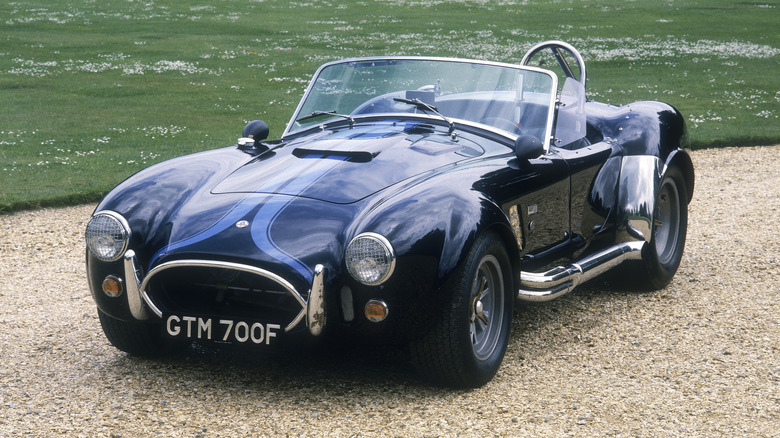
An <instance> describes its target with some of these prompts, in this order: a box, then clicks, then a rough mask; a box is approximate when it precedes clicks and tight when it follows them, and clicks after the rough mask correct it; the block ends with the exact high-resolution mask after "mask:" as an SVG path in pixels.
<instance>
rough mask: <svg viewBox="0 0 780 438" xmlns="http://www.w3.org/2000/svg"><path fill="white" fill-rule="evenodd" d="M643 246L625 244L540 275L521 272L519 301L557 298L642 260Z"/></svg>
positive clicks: (641, 244)
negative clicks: (616, 268) (625, 263)
mask: <svg viewBox="0 0 780 438" xmlns="http://www.w3.org/2000/svg"><path fill="white" fill-rule="evenodd" d="M644 246H645V242H625V243H621V244H618V245H615V246H613V247H610V248H607V249H605V250H603V251H601V252H598V253H596V254H592V255H590V256H588V257H585V258H584V259H582V260H579V261H577V262H576V263H572V264H571V265H568V266H558V267H556V268H553V269H550V270H549V271H547V272H541V273H535V272H521V273H520V287H521V289H520V290H519V291H518V292H517V298H518V299H520V300H524V301H549V300H552V299H554V298H557V297H559V296H561V295H564V294H566V293H569V292H571V291H572V289H574V288H575V287H577V286H578V285H580V284H582V283H584V282H586V281H588V280H590V279H592V278H594V277H596V276H598V275H600V274H603V273H604V272H606V271H608V270H610V269H612V268H614V267H615V266H617V265H619V264H620V263H622V262H623V261H624V260H641V259H642V248H643V247H644Z"/></svg>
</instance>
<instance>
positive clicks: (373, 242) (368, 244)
mask: <svg viewBox="0 0 780 438" xmlns="http://www.w3.org/2000/svg"><path fill="white" fill-rule="evenodd" d="M345 259H346V262H347V270H348V271H349V274H350V275H351V276H352V277H353V278H354V279H355V280H357V281H359V282H361V283H363V284H365V285H368V286H376V285H378V284H382V283H384V282H385V280H387V279H388V278H390V275H391V274H392V273H393V269H394V268H395V252H393V247H392V245H390V242H388V241H387V239H385V238H384V237H382V236H380V235H379V234H375V233H363V234H360V235H358V236H357V237H355V238H354V239H352V241H351V242H349V245H347V252H346V254H345Z"/></svg>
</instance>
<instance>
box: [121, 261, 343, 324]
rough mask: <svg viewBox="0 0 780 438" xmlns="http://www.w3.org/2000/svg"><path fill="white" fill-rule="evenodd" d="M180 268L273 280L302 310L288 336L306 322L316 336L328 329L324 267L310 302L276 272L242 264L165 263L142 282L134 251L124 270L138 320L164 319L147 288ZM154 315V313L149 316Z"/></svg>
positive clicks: (318, 270) (316, 276)
mask: <svg viewBox="0 0 780 438" xmlns="http://www.w3.org/2000/svg"><path fill="white" fill-rule="evenodd" d="M180 267H204V268H225V269H233V270H236V271H242V272H248V273H250V274H254V275H258V276H260V277H263V278H266V279H269V280H272V281H274V282H276V283H277V284H279V285H280V286H282V287H283V288H284V289H285V292H286V293H287V294H288V295H290V296H291V297H293V298H294V299H295V301H297V302H298V304H299V305H300V306H301V310H300V312H298V315H297V316H296V317H295V318H294V319H293V320H292V322H290V323H289V324H288V325H287V327H285V329H284V331H285V332H288V331H290V330H292V329H293V328H295V327H296V326H298V324H300V323H301V321H303V320H304V319H305V320H306V325H307V327H308V328H309V332H311V334H313V335H315V336H316V335H319V334H320V333H322V330H323V329H324V328H325V323H326V320H327V318H326V315H325V296H324V293H325V287H324V280H325V268H324V267H323V266H322V265H317V266H316V267H315V268H314V280H313V282H312V287H311V290H310V291H309V296H308V301H307V300H305V299H304V298H303V296H302V295H301V294H300V293H299V292H298V291H297V290H295V287H293V285H292V284H290V282H288V281H287V280H285V279H284V278H282V277H280V276H278V275H276V274H274V273H273V272H269V271H266V270H265V269H261V268H258V267H255V266H250V265H242V264H239V263H231V262H220V261H214V260H194V259H189V260H175V261H172V262H167V263H163V264H161V265H159V266H156V267H154V269H152V270H151V271H149V273H148V274H146V276H145V277H144V279H143V281H141V280H140V278H139V275H138V273H139V270H138V268H137V261H136V256H135V252H134V251H133V250H127V252H125V256H124V270H125V282H126V283H127V304H128V305H129V307H130V312H131V313H132V314H133V317H135V318H136V319H138V320H146V319H149V318H151V316H152V314H151V313H153V314H154V315H156V316H158V317H162V310H160V309H159V308H158V307H157V306H156V305H155V304H154V302H153V301H152V299H151V297H150V296H149V294H148V293H147V291H146V287H147V286H148V285H149V280H151V279H152V278H153V277H154V276H155V275H156V274H159V273H160V272H162V271H165V270H167V269H171V268H180ZM150 311H151V313H150Z"/></svg>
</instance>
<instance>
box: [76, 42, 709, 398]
mask: <svg viewBox="0 0 780 438" xmlns="http://www.w3.org/2000/svg"><path fill="white" fill-rule="evenodd" d="M544 57H547V58H549V59H552V60H553V61H552V62H551V63H550V62H548V63H547V65H552V66H554V67H555V68H554V69H547V68H541V67H538V66H533V65H535V64H538V62H537V61H538V60H539V59H540V58H544ZM585 84H586V69H585V63H584V62H583V59H582V56H581V55H580V54H579V53H578V51H577V50H576V49H575V48H573V47H572V46H570V45H569V44H566V43H564V42H560V41H549V42H545V43H541V44H539V45H537V46H534V47H533V48H532V49H531V50H530V51H529V52H528V53H527V54H526V56H525V57H524V58H523V60H522V62H521V63H520V64H518V65H512V64H504V63H496V62H486V61H477V60H464V59H451V58H429V57H404V56H398V57H377V58H359V59H346V60H342V61H337V62H331V63H328V64H325V65H323V66H322V67H320V68H319V69H318V70H317V71H316V73H315V74H314V78H313V79H312V81H311V83H310V84H309V86H308V88H307V89H306V92H305V94H304V96H303V98H302V99H301V102H300V104H299V105H298V107H297V109H296V110H295V112H294V113H293V115H292V118H291V119H290V122H289V123H288V125H287V126H286V129H285V130H284V132H283V134H282V135H281V137H280V138H279V139H276V140H273V141H270V140H267V136H268V132H269V130H268V126H267V125H266V124H265V123H263V122H262V121H254V122H251V123H249V124H248V125H246V127H245V128H244V131H243V134H242V136H241V138H239V139H238V141H237V144H236V145H233V146H230V147H226V148H222V149H216V150H210V151H206V152H201V153H197V154H193V155H188V156H184V157H180V158H176V159H172V160H169V161H165V162H163V163H159V164H156V165H154V166H151V167H149V168H147V169H145V170H143V171H141V172H139V173H137V174H136V175H134V176H132V177H130V178H129V179H127V180H126V181H124V182H122V183H121V184H120V185H119V186H117V187H116V188H115V189H113V190H112V191H111V192H110V193H109V194H108V195H107V196H106V197H105V199H103V200H102V202H100V204H99V205H98V206H97V208H96V210H95V212H94V214H93V216H92V217H91V219H90V220H89V223H88V225H87V228H86V245H87V253H86V254H87V257H86V263H87V273H88V277H89V284H90V289H91V291H92V295H93V297H94V299H95V302H96V303H97V307H98V314H99V317H100V322H101V325H102V327H103V331H104V332H105V335H106V337H107V338H108V340H109V341H110V342H111V343H112V344H113V345H114V346H116V347H117V348H119V349H120V350H123V351H126V352H128V353H131V354H136V355H146V356H153V355H159V354H163V353H166V352H167V351H170V349H172V348H180V347H182V346H186V345H189V344H190V343H192V342H199V343H216V344H232V345H237V346H244V347H247V348H253V349H256V350H263V349H266V348H272V347H273V346H274V345H281V344H284V343H286V342H292V341H293V340H294V339H296V338H299V339H300V338H321V339H323V340H327V339H328V338H339V339H354V341H355V342H359V341H368V342H372V343H377V342H387V343H396V344H397V343H403V344H406V345H408V346H409V349H410V352H411V354H410V356H411V358H412V360H413V362H414V364H415V366H416V367H417V369H418V370H419V372H420V373H421V375H422V376H424V377H426V378H427V379H429V380H430V381H432V382H435V383H437V384H440V385H444V386H449V387H477V386H480V385H484V384H485V383H487V382H488V381H490V380H491V378H492V377H493V376H494V375H495V374H496V372H497V370H498V369H499V366H500V364H501V361H502V359H503V356H504V352H505V351H506V346H507V341H508V336H509V332H510V323H511V321H512V311H513V305H514V304H515V303H516V301H518V300H525V301H545V300H550V299H554V298H556V297H559V296H561V295H563V294H566V293H568V292H569V291H571V290H572V289H574V288H575V287H576V286H577V285H579V284H581V283H582V282H584V281H587V280H589V279H591V278H593V277H595V276H597V275H599V274H602V273H604V272H606V271H607V270H610V269H613V268H615V269H618V270H622V271H624V272H625V273H630V276H629V277H630V278H631V279H632V281H634V282H635V284H636V286H637V287H641V288H647V289H658V288H663V287H665V286H666V285H667V284H668V283H669V282H670V281H671V280H672V277H673V276H674V274H675V272H676V271H677V268H678V266H679V265H680V260H681V258H682V254H683V247H684V244H685V237H686V228H687V207H688V203H689V201H690V199H691V197H692V195H693V186H694V173H693V165H692V162H691V159H690V157H689V155H688V154H687V153H686V152H685V150H684V149H683V148H684V147H685V146H686V142H687V136H686V129H685V123H684V119H683V117H682V116H681V115H680V113H679V112H678V111H677V110H675V109H674V108H673V107H671V106H669V105H667V104H664V103H660V102H646V101H645V102H635V103H631V104H628V105H625V106H613V105H607V104H603V103H598V102H593V101H590V100H588V99H587V98H586V92H585Z"/></svg>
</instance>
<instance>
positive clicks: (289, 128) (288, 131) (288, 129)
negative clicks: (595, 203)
mask: <svg viewBox="0 0 780 438" xmlns="http://www.w3.org/2000/svg"><path fill="white" fill-rule="evenodd" d="M372 61H376V62H387V61H430V62H454V63H463V64H477V65H484V66H490V67H501V68H507V69H513V70H521V71H530V72H536V73H542V74H545V75H547V76H549V77H550V79H551V81H552V84H551V90H550V99H549V106H548V114H547V124H546V128H545V135H544V138H542V139H540V140H542V143H543V144H544V149H545V152H547V151H549V148H550V144H551V135H552V129H553V121H554V115H555V104H556V101H557V98H558V96H557V90H558V76H557V75H556V74H555V73H553V72H552V71H550V70H546V69H542V68H538V67H531V66H523V65H518V64H509V63H502V62H492V61H484V60H475V59H463V58H448V57H427V56H379V57H363V58H347V59H341V60H337V61H332V62H328V63H326V64H323V65H322V66H320V67H319V68H318V69H317V71H316V72H315V73H314V75H313V76H312V79H311V80H310V81H309V84H308V85H307V87H306V90H305V92H304V94H303V97H301V100H300V101H299V102H298V105H297V107H296V108H295V111H294V112H293V114H292V116H291V117H290V120H289V121H288V122H287V125H286V126H285V129H284V132H283V133H282V135H281V138H282V139H283V140H284V139H285V138H286V137H288V136H291V135H294V134H298V133H301V132H306V131H309V130H311V129H313V128H316V127H321V128H322V127H324V126H326V125H328V124H331V123H338V122H340V121H342V120H341V119H330V120H326V121H323V122H322V123H320V124H317V125H312V126H307V127H305V128H300V129H294V130H293V127H294V125H295V121H296V120H298V119H299V118H300V117H301V116H302V115H301V114H300V112H301V109H302V108H303V106H304V103H305V102H306V100H307V99H308V98H309V95H310V94H311V92H312V90H313V88H314V85H315V83H316V82H317V79H318V78H319V76H320V74H321V73H322V71H323V70H325V69H326V68H328V67H331V66H334V65H339V64H348V63H365V62H372ZM378 116H379V117H403V118H409V117H415V118H420V117H422V118H425V119H430V120H441V118H440V117H437V116H434V115H425V114H413V115H410V114H408V113H372V114H367V115H358V116H354V117H353V118H354V119H355V120H360V119H366V118H376V117H378ZM453 120H454V121H455V122H457V123H458V124H463V125H469V126H473V127H476V128H479V129H484V130H486V131H489V132H491V133H494V134H498V135H501V136H504V137H506V138H507V139H508V140H510V141H512V142H514V141H515V140H516V139H517V137H518V136H517V135H513V134H511V133H509V132H507V131H504V130H501V129H498V128H491V127H489V126H487V125H484V124H481V123H477V122H473V121H469V120H464V119H459V118H453Z"/></svg>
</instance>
